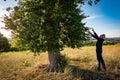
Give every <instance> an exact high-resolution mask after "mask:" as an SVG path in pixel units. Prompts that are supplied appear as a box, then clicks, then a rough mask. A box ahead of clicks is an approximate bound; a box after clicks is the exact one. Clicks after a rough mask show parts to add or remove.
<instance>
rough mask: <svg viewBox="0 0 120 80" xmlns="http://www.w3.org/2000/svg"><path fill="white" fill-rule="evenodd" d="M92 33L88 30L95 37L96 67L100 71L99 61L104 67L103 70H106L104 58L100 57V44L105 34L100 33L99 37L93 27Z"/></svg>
mask: <svg viewBox="0 0 120 80" xmlns="http://www.w3.org/2000/svg"><path fill="white" fill-rule="evenodd" d="M92 31H93V34H92V33H91V32H90V31H88V32H89V33H90V34H91V35H92V36H93V37H94V38H95V39H97V42H96V55H97V60H98V68H97V70H98V71H100V70H101V67H100V66H101V63H102V67H103V68H104V70H106V67H105V62H104V59H103V57H102V45H103V41H104V39H105V34H101V35H100V37H99V36H98V35H97V34H96V32H95V31H94V29H93V28H92Z"/></svg>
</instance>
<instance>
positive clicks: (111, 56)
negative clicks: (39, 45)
mask: <svg viewBox="0 0 120 80" xmlns="http://www.w3.org/2000/svg"><path fill="white" fill-rule="evenodd" d="M61 53H62V54H63V55H65V56H66V57H67V58H68V62H69V65H68V66H66V68H65V70H64V73H56V72H54V73H52V72H50V73H47V72H46V71H44V68H45V67H46V65H47V64H48V63H49V62H48V59H47V52H46V53H41V54H40V55H39V56H34V54H33V53H32V52H30V51H21V52H8V53H1V54H0V80H120V44H116V45H109V46H104V47H103V58H104V60H105V63H106V67H107V70H106V71H104V70H102V71H97V60H96V53H95V46H90V47H82V48H79V49H76V48H75V49H71V48H65V49H64V50H63V51H61Z"/></svg>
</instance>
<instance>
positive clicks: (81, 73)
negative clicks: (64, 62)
mask: <svg viewBox="0 0 120 80" xmlns="http://www.w3.org/2000/svg"><path fill="white" fill-rule="evenodd" d="M65 73H66V74H68V75H72V76H74V77H77V78H80V79H82V80H120V75H119V74H113V73H107V72H102V71H99V72H98V71H94V72H93V71H90V70H85V69H80V68H79V67H75V66H68V67H66V69H65ZM111 75H112V76H111Z"/></svg>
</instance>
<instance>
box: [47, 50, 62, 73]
mask: <svg viewBox="0 0 120 80" xmlns="http://www.w3.org/2000/svg"><path fill="white" fill-rule="evenodd" d="M48 59H49V65H48V68H47V71H48V72H63V69H62V68H61V67H60V52H59V51H58V52H48Z"/></svg>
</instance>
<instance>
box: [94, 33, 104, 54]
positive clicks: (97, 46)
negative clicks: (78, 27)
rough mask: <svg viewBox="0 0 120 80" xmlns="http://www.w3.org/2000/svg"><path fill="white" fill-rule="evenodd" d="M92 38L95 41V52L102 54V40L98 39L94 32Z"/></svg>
mask: <svg viewBox="0 0 120 80" xmlns="http://www.w3.org/2000/svg"><path fill="white" fill-rule="evenodd" d="M92 36H93V37H94V38H95V39H97V42H96V51H97V53H102V45H103V41H104V39H103V38H100V37H98V35H97V34H96V33H95V32H94V34H92Z"/></svg>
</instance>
